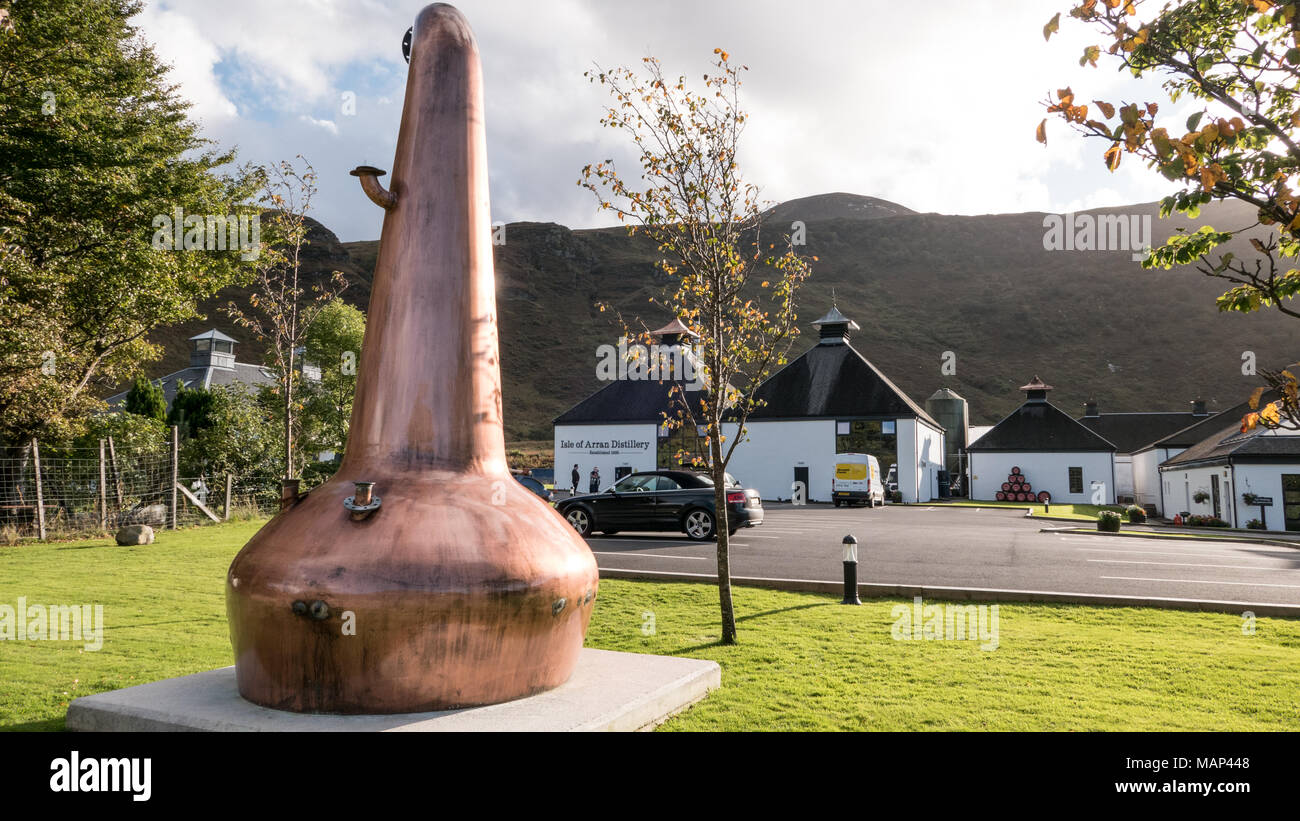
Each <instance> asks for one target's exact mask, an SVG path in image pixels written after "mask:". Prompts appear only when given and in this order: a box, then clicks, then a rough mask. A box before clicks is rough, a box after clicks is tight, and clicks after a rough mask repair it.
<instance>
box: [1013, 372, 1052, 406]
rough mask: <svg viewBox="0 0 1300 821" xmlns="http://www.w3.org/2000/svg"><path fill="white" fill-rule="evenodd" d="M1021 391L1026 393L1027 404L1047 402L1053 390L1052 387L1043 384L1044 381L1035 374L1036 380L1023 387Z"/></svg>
mask: <svg viewBox="0 0 1300 821" xmlns="http://www.w3.org/2000/svg"><path fill="white" fill-rule="evenodd" d="M1020 390H1022V391H1024V392H1025V401H1026V402H1046V401H1047V392H1048V391H1050V390H1052V386H1051V385H1045V384H1043V380H1041V379H1039V378H1038V374H1034V378H1033V379H1031V380H1030V381H1029V384H1028V385H1021V386H1020Z"/></svg>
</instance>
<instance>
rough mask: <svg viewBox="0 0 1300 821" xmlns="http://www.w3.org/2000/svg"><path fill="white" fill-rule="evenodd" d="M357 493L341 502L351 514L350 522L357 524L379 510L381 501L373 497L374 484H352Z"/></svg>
mask: <svg viewBox="0 0 1300 821" xmlns="http://www.w3.org/2000/svg"><path fill="white" fill-rule="evenodd" d="M352 484H353V485H355V486H356V489H357V492H356V494H355V495H353V496H349V497H348V498H346V499H344V500H343V506H344V507H345V508H347V509H348V512H350V513H351V514H352V521H354V522H359V521H361V520H362V519H365V518H367V517H368V516H370V514H372V513H374V512H375V511H376V510H378V509H379V505H380V504H382V503H383V500H382V499H380V498H379V497H378V496H376V495H375V483H374V482H353V483H352Z"/></svg>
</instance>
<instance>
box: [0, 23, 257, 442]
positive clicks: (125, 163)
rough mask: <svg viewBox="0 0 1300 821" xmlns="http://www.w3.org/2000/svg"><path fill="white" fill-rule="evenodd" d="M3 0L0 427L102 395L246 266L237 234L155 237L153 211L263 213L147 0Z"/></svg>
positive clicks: (81, 412)
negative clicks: (184, 91) (210, 136)
mask: <svg viewBox="0 0 1300 821" xmlns="http://www.w3.org/2000/svg"><path fill="white" fill-rule="evenodd" d="M5 5H6V6H7V7H8V8H7V11H8V15H7V25H5V26H3V27H0V440H9V441H14V440H23V439H26V438H27V437H29V436H32V435H34V434H36V433H38V432H44V431H47V430H50V429H51V428H54V429H58V428H60V426H65V425H67V424H69V423H75V422H77V420H84V417H85V415H86V414H87V413H88V412H90V411H93V410H96V409H98V408H102V403H101V402H100V401H99V400H98V399H96V398H95V395H96V393H97V392H98V391H99V390H100V389H107V388H109V387H111V386H112V385H115V384H120V382H121V381H122V380H124V379H125V378H126V377H127V376H128V375H129V374H130V373H131V372H132V371H136V370H138V368H139V366H140V364H141V363H142V362H145V361H147V360H149V359H152V358H155V357H156V356H157V354H158V351H157V350H156V346H154V345H151V344H150V343H149V342H147V340H146V336H147V334H148V333H149V332H150V331H151V330H153V329H154V328H156V327H158V326H160V325H165V324H171V323H175V322H181V321H184V320H187V319H190V318H193V317H195V316H198V312H197V307H196V306H197V304H198V302H199V301H200V300H202V299H204V298H206V297H208V296H211V295H212V294H215V293H216V292H217V291H218V290H219V289H220V288H222V287H224V286H225V285H227V284H230V283H232V282H234V281H236V280H237V279H239V278H241V277H242V276H243V275H244V274H245V273H246V271H247V268H248V266H249V265H250V262H251V261H250V260H245V259H242V258H241V253H240V251H239V250H238V249H232V250H226V251H220V250H211V251H208V250H206V246H204V248H203V250H191V251H184V250H167V249H166V247H165V246H164V245H163V244H162V243H159V247H160V248H162V250H159V249H158V248H155V242H154V240H155V235H156V233H158V231H159V227H158V225H157V224H156V222H155V220H156V218H159V217H163V218H166V219H172V218H174V216H175V213H176V212H175V210H174V209H182V213H183V214H185V215H238V214H245V215H249V214H255V213H256V210H257V209H256V208H255V207H254V206H243V205H241V203H244V202H245V201H247V200H249V198H250V197H252V196H253V195H254V194H255V192H256V190H257V188H258V186H259V183H258V179H257V174H255V173H254V172H252V171H250V170H249V169H247V168H235V169H234V170H232V171H229V172H226V173H222V172H219V171H218V169H219V168H222V167H223V166H230V164H231V163H233V162H234V160H235V155H234V153H233V152H226V151H214V150H212V147H211V143H210V142H209V141H207V140H205V139H203V138H202V137H200V135H199V127H198V125H197V124H196V123H195V122H194V121H192V120H190V119H189V118H188V116H187V113H186V111H187V107H188V103H186V102H184V101H183V100H182V99H181V98H180V97H179V95H178V93H177V89H176V86H175V85H173V84H172V83H170V82H169V80H168V77H167V67H166V66H165V65H164V64H162V63H161V62H160V61H159V59H158V57H157V55H156V54H155V53H154V51H153V49H152V48H151V47H150V46H149V45H148V43H146V42H145V41H144V40H143V39H142V38H141V36H140V34H139V31H138V29H137V28H136V27H135V26H134V25H132V22H131V18H132V17H133V16H134V15H136V14H137V13H138V12H139V10H140V8H141V3H140V2H138V0H44V2H9V3H6V4H5ZM182 222H183V221H182ZM184 227H186V228H189V227H190V226H184ZM250 233H251V231H250ZM165 235H166V236H167V237H168V238H169V239H170V238H171V237H172V236H173V235H172V233H171V232H165ZM236 240H238V237H236ZM200 245H203V243H200Z"/></svg>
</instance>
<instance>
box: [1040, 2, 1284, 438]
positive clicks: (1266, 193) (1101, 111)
mask: <svg viewBox="0 0 1300 821" xmlns="http://www.w3.org/2000/svg"><path fill="white" fill-rule="evenodd" d="M1068 14H1069V16H1070V17H1072V18H1075V19H1077V20H1080V21H1082V22H1084V23H1087V24H1089V25H1091V26H1092V27H1093V28H1094V29H1095V30H1096V31H1097V32H1098V33H1099V34H1100V36H1101V37H1102V40H1103V42H1102V43H1100V44H1097V45H1090V46H1088V47H1087V48H1085V49H1084V52H1083V55H1082V56H1081V57H1080V58H1079V65H1081V66H1082V65H1091V66H1093V67H1096V66H1097V65H1098V61H1099V60H1105V61H1107V62H1118V63H1119V65H1120V66H1121V67H1123V68H1127V69H1128V70H1129V71H1131V72H1132V73H1133V75H1134V76H1135V77H1143V76H1146V75H1151V74H1154V75H1158V76H1161V77H1163V78H1164V89H1165V91H1166V92H1167V93H1168V95H1169V99H1170V100H1171V101H1172V102H1177V101H1178V100H1180V99H1182V98H1184V97H1187V98H1192V99H1195V100H1198V101H1200V102H1201V103H1203V105H1202V106H1201V108H1200V110H1199V111H1196V112H1195V113H1193V114H1192V115H1191V116H1190V117H1188V118H1187V120H1186V122H1184V123H1170V122H1168V121H1167V120H1168V119H1169V118H1168V117H1164V118H1161V119H1160V120H1159V121H1158V120H1157V116H1158V114H1159V110H1160V109H1159V104H1158V103H1155V102H1144V103H1140V104H1139V103H1132V102H1130V103H1122V102H1120V103H1112V102H1106V101H1103V100H1093V101H1092V108H1091V111H1090V108H1089V106H1088V105H1087V104H1084V103H1079V102H1077V101H1076V95H1075V93H1074V91H1073V90H1072V89H1069V88H1064V89H1060V90H1058V91H1057V92H1056V94H1055V98H1054V99H1053V98H1051V97H1049V98H1048V99H1047V100H1046V101H1045V102H1044V105H1045V106H1046V108H1047V111H1048V113H1049V114H1055V115H1058V116H1059V117H1060V118H1061V119H1063V120H1064V121H1065V122H1066V123H1068V124H1069V125H1070V127H1071V128H1073V129H1074V130H1075V131H1078V132H1080V133H1082V134H1084V135H1086V136H1088V137H1093V138H1097V139H1100V140H1101V141H1102V142H1103V143H1104V144H1105V146H1106V147H1105V150H1104V152H1103V154H1102V160H1103V162H1104V163H1105V164H1106V167H1107V168H1109V169H1110V170H1111V171H1114V170H1115V169H1117V168H1119V165H1120V162H1121V160H1122V159H1123V157H1124V156H1125V155H1126V154H1131V155H1134V156H1135V158H1136V159H1138V160H1140V161H1143V162H1145V163H1146V164H1147V166H1148V167H1149V168H1152V169H1154V170H1156V171H1158V172H1159V173H1160V174H1162V175H1163V176H1164V177H1165V178H1166V179H1168V180H1170V181H1171V182H1174V183H1176V184H1179V185H1181V190H1180V191H1178V192H1177V193H1175V194H1173V195H1171V196H1169V197H1166V198H1165V199H1164V200H1163V201H1162V203H1161V215H1162V216H1168V215H1169V214H1171V213H1173V212H1174V211H1178V212H1181V213H1184V214H1187V215H1188V216H1191V217H1196V216H1198V214H1199V209H1200V206H1202V205H1204V204H1205V203H1208V202H1210V201H1211V200H1215V199H1227V198H1234V199H1239V200H1242V201H1244V202H1248V203H1250V204H1251V205H1253V206H1255V208H1256V209H1257V215H1258V217H1257V219H1258V222H1257V223H1255V224H1252V225H1247V226H1243V227H1241V228H1238V229H1233V230H1216V229H1214V228H1212V227H1210V226H1202V227H1200V228H1199V229H1197V230H1196V231H1194V232H1192V233H1178V234H1175V235H1174V236H1172V237H1170V238H1169V239H1168V240H1167V241H1166V243H1165V244H1164V245H1163V246H1161V247H1159V248H1154V249H1152V251H1151V254H1150V255H1149V257H1148V258H1147V259H1146V260H1144V261H1143V263H1142V264H1143V266H1144V267H1147V268H1152V267H1162V268H1170V267H1172V266H1173V265H1185V264H1193V263H1195V264H1196V267H1197V270H1199V271H1200V272H1202V273H1203V274H1205V275H1207V276H1210V277H1215V278H1218V279H1223V280H1227V281H1228V282H1230V283H1232V287H1231V288H1229V290H1228V291H1226V292H1225V293H1224V294H1223V295H1222V296H1220V297H1219V298H1218V300H1217V304H1218V306H1219V310H1221V311H1242V312H1251V311H1256V310H1259V309H1261V308H1265V307H1273V308H1276V309H1277V310H1279V311H1281V312H1282V313H1284V314H1287V315H1288V316H1293V317H1297V318H1300V304H1297V303H1296V302H1294V301H1293V300H1294V298H1295V296H1296V295H1297V294H1300V270H1297V268H1296V267H1295V260H1296V258H1297V257H1298V256H1300V195H1298V194H1297V186H1300V3H1297V2H1291V3H1280V2H1273V0H1189V1H1187V2H1172V3H1171V2H1165V1H1164V0H1162V2H1160V3H1158V4H1157V3H1153V2H1149V0H1082V2H1078V3H1076V4H1075V5H1074V6H1073V7H1072V8H1071V9H1070V10H1069V12H1068ZM1060 23H1061V15H1060V13H1057V14H1056V16H1054V17H1053V18H1052V19H1051V20H1050V21H1049V22H1048V23H1047V25H1046V26H1044V27H1043V36H1044V38H1047V39H1050V38H1051V36H1052V35H1053V34H1054V33H1056V31H1057V30H1058V29H1059V27H1060ZM1103 49H1104V51H1105V53H1106V54H1107V55H1109V56H1108V57H1103V56H1102V52H1103ZM1117 115H1118V120H1117V119H1116V116H1117ZM1180 132H1181V133H1180ZM1037 138H1038V141H1039V142H1042V143H1046V142H1047V120H1046V119H1044V120H1043V122H1041V123H1040V124H1039V125H1038V132H1037ZM1260 226H1266V227H1267V228H1268V234H1267V235H1266V237H1265V238H1263V239H1261V238H1259V237H1258V236H1256V237H1252V238H1251V239H1250V243H1251V245H1252V247H1253V248H1254V249H1255V251H1256V252H1257V256H1256V257H1254V258H1250V259H1240V258H1237V257H1236V255H1234V254H1233V253H1231V252H1224V253H1221V254H1217V255H1215V256H1213V257H1212V255H1211V252H1212V251H1214V249H1215V248H1217V247H1218V246H1220V245H1222V244H1223V243H1225V242H1227V241H1229V240H1230V239H1232V238H1233V237H1234V236H1236V235H1237V234H1241V233H1242V232H1245V231H1254V230H1256V229H1258V228H1259V227H1260ZM1262 374H1263V376H1264V378H1265V380H1266V381H1267V382H1268V383H1269V385H1270V387H1271V388H1273V389H1274V390H1275V391H1276V392H1277V394H1278V395H1279V396H1280V397H1281V398H1280V399H1279V400H1277V401H1275V402H1273V403H1271V404H1270V405H1269V406H1267V407H1266V408H1265V409H1264V410H1262V411H1259V412H1258V413H1252V414H1250V415H1249V416H1247V418H1246V420H1243V430H1248V429H1249V428H1250V427H1254V426H1255V425H1257V424H1258V425H1264V426H1266V427H1289V428H1292V429H1298V428H1300V413H1297V408H1296V405H1295V399H1294V397H1295V395H1296V391H1297V386H1296V379H1295V376H1294V375H1293V374H1292V373H1291V372H1290V371H1280V372H1271V371H1268V372H1262ZM1287 397H1291V399H1290V401H1289V403H1288V401H1287ZM1259 398H1260V397H1259V395H1256V397H1255V401H1256V403H1257V402H1258V401H1259Z"/></svg>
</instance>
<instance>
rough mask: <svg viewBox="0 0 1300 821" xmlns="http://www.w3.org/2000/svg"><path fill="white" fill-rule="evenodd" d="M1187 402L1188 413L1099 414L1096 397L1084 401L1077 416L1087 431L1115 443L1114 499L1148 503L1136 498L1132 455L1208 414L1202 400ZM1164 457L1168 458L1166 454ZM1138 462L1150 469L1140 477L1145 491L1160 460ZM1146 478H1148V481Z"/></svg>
mask: <svg viewBox="0 0 1300 821" xmlns="http://www.w3.org/2000/svg"><path fill="white" fill-rule="evenodd" d="M1189 404H1190V405H1191V411H1190V412H1188V411H1182V412H1176V411H1169V412H1165V411H1152V412H1134V413H1127V412H1126V413H1102V412H1101V409H1100V407H1099V405H1098V403H1097V401H1096V400H1095V399H1094V400H1089V401H1088V402H1085V403H1084V405H1083V416H1081V417H1079V421H1080V422H1082V423H1083V425H1084V426H1085V427H1087V428H1088V430H1090V431H1092V432H1093V433H1095V434H1097V435H1098V436H1100V437H1101V438H1103V439H1105V440H1106V441H1108V442H1110V443H1112V444H1114V445H1115V497H1116V500H1117V501H1119V502H1121V503H1124V502H1135V503H1137V504H1139V505H1142V504H1149V501H1144V500H1143V499H1139V498H1138V493H1137V485H1138V479H1137V475H1136V473H1137V465H1136V464H1135V454H1137V453H1138V452H1139V451H1141V450H1143V449H1144V448H1147V447H1148V446H1150V445H1152V444H1153V443H1154V442H1157V441H1160V440H1161V439H1164V438H1165V437H1167V436H1170V435H1172V434H1174V433H1176V432H1178V431H1180V430H1182V429H1183V428H1186V427H1188V426H1189V425H1194V424H1196V423H1197V422H1202V421H1204V420H1205V419H1207V418H1209V417H1210V416H1211V414H1210V412H1209V411H1208V410H1206V406H1205V401H1204V400H1201V399H1193V400H1192V401H1191V402H1190V403H1189ZM1193 441H1196V440H1193ZM1189 444H1190V443H1189ZM1170 455H1173V454H1170ZM1165 458H1168V456H1166V457H1165ZM1162 461H1163V460H1162ZM1141 462H1142V466H1143V467H1144V468H1147V467H1149V468H1150V473H1148V474H1147V475H1145V476H1144V477H1143V485H1144V490H1146V486H1147V485H1148V484H1154V482H1155V476H1154V474H1155V466H1156V464H1159V463H1158V462H1157V463H1151V460H1150V459H1149V458H1144V459H1142V460H1141ZM1148 463H1150V464H1148ZM1147 480H1150V482H1148V481H1147ZM1143 495H1144V496H1148V495H1150V494H1149V493H1144V494H1143Z"/></svg>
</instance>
